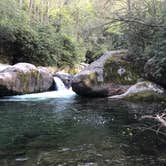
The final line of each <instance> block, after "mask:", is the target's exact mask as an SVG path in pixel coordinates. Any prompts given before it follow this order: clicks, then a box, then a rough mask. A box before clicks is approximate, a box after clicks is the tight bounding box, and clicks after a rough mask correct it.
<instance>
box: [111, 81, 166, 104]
mask: <svg viewBox="0 0 166 166" xmlns="http://www.w3.org/2000/svg"><path fill="white" fill-rule="evenodd" d="M165 97H166V94H165V90H164V89H163V88H162V87H160V86H159V85H157V84H155V83H152V82H149V81H143V82H138V83H136V84H135V85H133V86H131V87H130V88H129V89H128V90H127V91H126V92H125V93H123V94H121V95H115V96H111V97H110V98H112V99H113V98H114V99H124V100H129V101H131V100H132V101H157V100H165Z"/></svg>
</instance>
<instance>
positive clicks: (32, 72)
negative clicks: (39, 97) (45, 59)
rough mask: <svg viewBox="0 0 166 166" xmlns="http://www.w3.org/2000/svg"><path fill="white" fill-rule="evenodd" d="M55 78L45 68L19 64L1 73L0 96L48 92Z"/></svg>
mask: <svg viewBox="0 0 166 166" xmlns="http://www.w3.org/2000/svg"><path fill="white" fill-rule="evenodd" d="M52 86H53V77H52V75H51V74H50V73H49V72H48V71H47V69H46V68H44V67H35V66H34V65H32V64H29V63H18V64H16V65H13V66H11V67H7V68H5V69H4V70H2V71H0V96H6V95H17V94H25V93H37V92H44V91H48V90H50V89H51V88H52Z"/></svg>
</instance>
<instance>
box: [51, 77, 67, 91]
mask: <svg viewBox="0 0 166 166" xmlns="http://www.w3.org/2000/svg"><path fill="white" fill-rule="evenodd" d="M54 81H55V89H57V90H66V89H67V88H66V87H65V85H64V83H63V81H62V80H61V79H60V78H59V77H54Z"/></svg>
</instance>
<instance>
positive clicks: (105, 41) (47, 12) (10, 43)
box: [0, 0, 166, 66]
mask: <svg viewBox="0 0 166 166" xmlns="http://www.w3.org/2000/svg"><path fill="white" fill-rule="evenodd" d="M165 13H166V2H165V0H141V1H140V0H132V1H131V0H116V1H114V0H102V1H101V0H84V1H81V0H1V2H0V38H1V40H0V42H1V45H0V54H1V56H3V57H6V58H7V59H8V60H9V61H10V63H11V64H15V63H17V62H20V61H25V62H31V63H34V64H40V65H45V66H49V65H57V66H61V65H71V66H72V65H74V64H77V63H80V62H92V61H93V60H94V59H95V58H97V57H99V56H101V55H102V54H103V53H104V52H106V51H108V50H118V49H129V54H130V55H131V58H132V59H135V60H136V61H137V63H138V61H139V62H141V63H143V62H145V61H146V60H147V59H149V58H150V57H153V56H155V57H156V61H157V63H165V61H166V60H165V51H166V47H165V42H166V41H165V35H166V33H165V24H166V15H165Z"/></svg>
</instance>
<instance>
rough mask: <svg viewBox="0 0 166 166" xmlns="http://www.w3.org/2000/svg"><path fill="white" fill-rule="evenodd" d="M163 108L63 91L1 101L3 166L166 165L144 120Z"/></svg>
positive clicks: (0, 121) (0, 146)
mask: <svg viewBox="0 0 166 166" xmlns="http://www.w3.org/2000/svg"><path fill="white" fill-rule="evenodd" d="M162 108H163V105H162V104H160V103H143V102H141V103H130V102H125V101H121V100H112V99H107V98H97V99H87V98H80V97H78V96H77V95H75V94H74V93H73V92H72V91H67V90H62V91H57V92H46V93H40V94H33V95H23V96H14V97H9V98H8V97H7V98H3V99H0V166H65V165H67V166H68V165H69V166H126V165H127V166H158V165H161V166H162V165H165V164H166V160H165V158H166V156H165V153H161V152H160V151H159V150H158V149H157V140H156V139H153V138H152V137H153V136H152V135H150V134H149V135H145V134H144V132H142V131H141V132H140V131H139V132H137V130H134V129H133V128H134V127H137V126H138V125H139V122H138V120H137V119H138V117H139V115H140V114H146V113H147V112H151V111H154V110H155V111H158V110H160V109H162Z"/></svg>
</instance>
